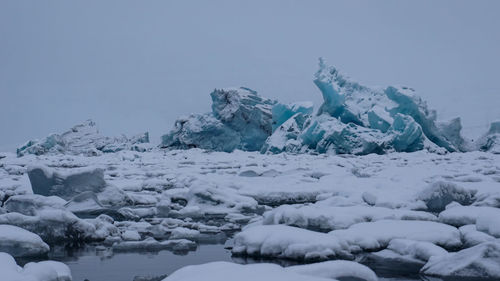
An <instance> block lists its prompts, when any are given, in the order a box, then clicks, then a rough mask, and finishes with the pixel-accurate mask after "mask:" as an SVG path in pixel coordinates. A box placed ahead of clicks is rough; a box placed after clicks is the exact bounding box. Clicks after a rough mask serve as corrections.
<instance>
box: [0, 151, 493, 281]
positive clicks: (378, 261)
mask: <svg viewBox="0 0 500 281" xmlns="http://www.w3.org/2000/svg"><path fill="white" fill-rule="evenodd" d="M4 156H5V157H4V158H2V159H0V163H1V166H0V167H1V169H0V174H1V177H0V178H1V187H2V189H1V199H2V202H3V205H2V208H1V210H0V212H1V213H3V214H0V222H1V223H2V224H11V225H17V226H19V227H24V228H27V229H28V230H29V231H31V232H33V233H35V234H38V235H39V236H41V237H42V238H43V239H44V241H46V242H47V241H50V242H48V244H49V245H51V252H50V255H49V258H50V259H53V260H59V261H63V262H64V263H66V264H67V265H69V267H70V269H71V270H72V271H73V277H74V280H81V281H83V280H84V279H83V278H87V279H89V280H90V281H94V280H107V281H109V280H113V279H108V278H111V277H103V276H105V274H115V273H116V274H123V275H119V276H117V277H116V278H120V279H116V280H133V278H134V277H135V276H143V275H144V276H148V275H156V274H158V275H159V276H161V275H163V274H169V273H171V272H173V271H174V270H175V269H177V268H179V267H181V266H184V265H192V264H198V263H204V262H210V261H232V262H236V263H253V262H266V263H269V262H271V263H279V264H281V265H287V266H288V265H296V264H301V263H304V262H318V261H321V260H329V259H337V258H348V259H354V260H355V261H360V262H362V263H365V264H367V265H369V266H370V267H371V268H372V269H373V270H374V271H375V272H376V273H377V274H378V275H379V277H380V279H382V278H384V276H386V277H393V278H395V279H397V280H401V278H403V277H404V276H406V277H405V278H409V280H412V279H413V280H419V279H420V277H419V275H418V272H419V270H420V269H421V268H422V267H423V266H424V264H425V263H427V262H428V259H429V258H430V257H432V255H448V254H447V253H448V252H457V251H460V250H462V249H470V248H471V247H474V246H476V245H478V246H481V245H487V243H499V242H498V232H497V229H498V226H499V225H500V223H499V221H498V217H499V216H497V215H496V214H498V212H499V210H500V209H499V206H500V203H499V202H500V200H499V198H500V196H499V194H500V193H499V192H500V165H499V163H500V158H499V157H500V156H499V155H496V154H490V153H484V152H470V153H451V154H445V155H438V154H434V153H428V152H425V151H422V152H416V153H390V154H387V155H367V156H350V155H343V156H339V155H309V154H303V155H293V154H280V155H262V154H260V153H256V152H242V151H235V152H233V153H223V152H206V151H203V150H198V149H191V150H180V151H162V150H155V151H151V152H134V151H121V152H117V153H112V154H104V155H101V156H97V157H85V156H71V155H42V156H34V155H29V156H24V157H21V158H18V157H16V156H15V155H14V154H8V153H7V154H4ZM33 164H36V165H42V166H45V167H46V169H48V170H49V172H50V171H52V172H57V173H62V174H64V175H68V174H71V173H73V172H74V171H80V170H82V169H83V170H88V169H102V171H103V176H104V180H105V182H106V187H105V188H104V191H101V192H98V193H96V194H95V196H93V197H92V196H89V197H84V199H85V198H86V199H85V200H82V201H79V202H78V204H76V203H71V204H68V203H69V202H75V201H72V200H69V201H66V200H64V199H57V200H55V199H53V200H46V199H44V200H39V198H40V197H36V196H34V195H30V194H31V193H32V189H31V183H30V180H29V178H28V176H27V171H28V168H29V167H31V166H32V165H33ZM46 198H48V197H46ZM88 198H91V200H90V201H88V200H87V199H88ZM96 198H97V199H96ZM42 199H43V198H42ZM112 199H113V200H112ZM118 199H120V200H118ZM9 200H10V202H9ZM96 203H98V204H96ZM85 208H87V211H92V212H83V213H81V211H82V210H85ZM71 210H72V211H71ZM72 212H76V213H77V214H80V215H81V214H84V215H83V216H82V215H81V218H78V217H76V216H74V215H73V213H72ZM79 212H80V213H79ZM21 213H24V214H21ZM99 213H103V214H108V215H101V216H99V218H98V219H95V218H94V217H96V216H98V214H99ZM56 214H57V216H55V215H56ZM92 216H93V217H92ZM58 220H59V222H62V223H58V224H53V225H58V226H68V225H75V223H76V224H77V225H81V226H82V228H81V229H80V230H79V231H81V232H80V233H79V236H78V235H76V236H72V237H71V238H70V237H64V233H65V228H64V227H60V228H59V229H57V228H51V229H52V230H51V231H48V230H47V228H44V227H43V223H46V224H48V223H50V222H54V221H58ZM35 221H37V222H43V223H38V224H33V223H32V222H35ZM70 223H71V224H70ZM379 225H382V226H383V227H382V229H380V227H377V226H379ZM389 225H391V227H392V228H395V229H396V230H397V231H393V230H391V228H389V227H388V226H389ZM398 225H401V226H404V229H405V231H401V229H398ZM420 225H422V226H427V225H429V226H432V227H436V229H439V230H440V231H439V233H436V235H434V234H433V233H432V231H430V230H429V229H428V230H427V231H425V229H423V230H424V233H418V231H412V230H411V229H409V228H408V227H410V226H411V227H415V228H416V229H417V230H418V228H419V226H420ZM83 226H85V227H83ZM318 226H323V228H321V227H319V228H318ZM259 227H261V228H264V229H267V227H282V228H283V229H284V231H283V233H281V234H280V233H277V237H278V238H277V239H276V241H277V242H274V241H273V240H272V238H268V237H270V236H269V235H270V232H267V230H265V231H263V232H261V233H260V234H259V235H260V236H259V237H262V238H259V237H257V236H255V235H254V236H252V237H253V239H257V240H255V241H251V240H247V239H243V240H241V241H240V242H238V243H244V245H243V244H240V246H245V247H246V248H245V249H249V248H248V247H254V246H255V245H266V246H265V247H260V246H259V247H260V248H258V250H256V249H253V250H252V251H251V252H249V253H247V254H250V255H247V254H245V255H237V256H233V257H232V256H231V252H230V251H228V250H225V249H224V245H223V244H212V245H205V244H206V242H207V239H208V240H210V237H212V238H213V239H212V241H209V242H210V243H223V241H224V240H225V239H226V237H230V236H232V235H233V234H235V233H236V235H240V234H243V233H247V232H248V231H254V230H253V229H257V228H259ZM374 227H375V229H378V231H376V232H374V231H373V230H370V229H373V228H374ZM289 228H291V229H297V230H300V231H304V232H306V233H307V234H308V235H309V234H311V235H313V236H314V237H320V238H318V239H310V240H309V241H306V242H307V243H309V242H317V243H318V244H313V243H310V244H307V243H306V244H307V245H304V241H302V242H301V241H300V240H299V241H298V242H297V240H294V239H296V238H294V236H293V235H292V234H293V233H292V232H291V231H289ZM73 230H74V229H73ZM366 231H367V232H368V233H370V235H368V236H367V235H366V234H363V233H364V232H366ZM443 231H446V232H443ZM343 233H345V234H343ZM287 235H288V236H289V237H288V236H287ZM285 236H287V237H288V238H287V241H288V242H287V244H286V245H285V244H282V241H283V239H282V238H283V237H285ZM78 237H87V238H88V242H86V243H83V245H84V248H83V249H82V250H75V251H73V252H65V251H60V250H59V249H58V248H57V247H56V246H55V245H60V244H62V243H71V242H78V243H82V241H61V240H65V239H64V238H66V240H67V239H77V238H78ZM322 237H330V238H328V239H333V240H335V241H336V242H335V243H334V242H331V243H333V244H331V243H330V242H324V241H322V239H323V238H322ZM105 238H106V239H105ZM174 238H175V239H174ZM103 239H105V240H103ZM153 239H156V240H153ZM186 239H188V240H186ZM264 239H265V240H264ZM269 239H271V240H269ZM51 240H54V241H51ZM136 240H139V242H138V241H136ZM333 240H332V241H333ZM57 241H60V242H57ZM140 241H143V242H140ZM156 241H165V242H156ZM190 241H193V242H190ZM146 242H147V244H146ZM89 243H90V244H89ZM134 243H135V244H134ZM141 243H144V244H141ZM190 243H191V244H190ZM195 243H196V244H197V246H195V248H192V246H191V245H195ZM255 243H257V244H255ZM301 243H302V244H301ZM325 243H327V244H325ZM328 243H330V244H328ZM89 245H94V246H89ZM228 245H231V244H228ZM297 245H300V247H299V246H297ZM318 245H319V246H318ZM325 245H332V246H331V247H332V249H333V250H342V252H343V253H345V254H346V255H345V256H340V255H338V256H334V255H330V254H331V253H337V252H336V251H333V252H331V253H330V254H328V253H327V254H326V255H324V256H321V255H319V254H318V252H317V249H318V247H323V248H324V246H325ZM142 246H143V247H145V248H144V249H145V250H146V251H149V249H152V251H153V252H158V254H149V255H147V254H146V255H145V254H144V253H139V252H137V251H136V250H137V248H140V247H142ZM175 246H178V247H180V248H181V249H188V250H189V249H191V250H190V251H189V252H188V254H187V255H185V256H178V255H174V254H173V253H172V252H170V251H168V250H163V249H172V248H173V247H175ZM96 247H97V249H99V250H98V251H96ZM113 247H114V248H115V253H114V254H113V255H109V249H112V248H113ZM127 249H129V250H127ZM132 249H135V250H134V251H130V250H132ZM291 249H293V251H292V252H290V251H291ZM487 249H488V251H490V252H491V251H493V253H495V251H494V249H495V248H494V247H490V248H487ZM233 251H235V250H234V249H233ZM245 251H246V250H245ZM339 253H340V252H339ZM369 253H374V254H375V253H376V255H374V256H371V257H369V258H368V257H367V255H368V254H369ZM477 253H478V254H476V257H477V260H476V261H479V264H473V265H474V266H473V268H483V267H482V266H486V267H487V266H488V264H489V265H491V264H493V265H495V264H497V263H499V261H498V259H496V258H494V255H493V258H491V256H490V258H489V259H488V258H486V259H484V255H483V256H481V254H480V252H477ZM300 256H302V257H306V256H307V257H308V259H307V260H304V258H298V259H297V257H300ZM103 257H105V258H103ZM309 258H310V259H309ZM374 258H375V260H374ZM450 258H453V257H452V256H450ZM44 259H46V258H44ZM33 260H40V258H35V259H33ZM24 261H26V260H25V259H24ZM481 261H485V263H481ZM20 262H21V261H20ZM435 262H437V261H435ZM473 262H474V261H473ZM127 264H129V266H126V265H127ZM499 264H500V263H499ZM410 265H411V266H410ZM120 266H121V267H122V268H121V270H117V269H116V268H117V267H120ZM463 266H464V267H465V268H469V272H473V273H474V271H471V270H470V266H469V267H467V265H466V264H465V265H463ZM96 268H99V270H95V269H96ZM429 268H433V269H435V267H429ZM402 269H405V270H404V271H402ZM409 269H411V270H410V271H411V272H408V270H409ZM207 270H208V269H207ZM462 272H463V271H462ZM82 273H83V274H82ZM85 274H87V275H85ZM90 274H92V275H90ZM398 274H400V275H398ZM475 274H478V273H477V272H476V273H475ZM492 274H495V272H492ZM402 275H404V276H402ZM92 278H93V279H92ZM124 278H126V279H124ZM425 278H428V277H425ZM454 278H456V277H454ZM167 280H168V279H167ZM187 280H188V279H187ZM432 280H439V279H432ZM464 280H465V279H464Z"/></svg>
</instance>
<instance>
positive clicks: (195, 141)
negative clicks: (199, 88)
mask: <svg viewBox="0 0 500 281" xmlns="http://www.w3.org/2000/svg"><path fill="white" fill-rule="evenodd" d="M240 143H241V136H240V135H239V134H238V132H236V131H234V130H233V129H231V128H229V127H228V126H227V125H225V124H223V123H222V122H221V121H219V120H218V119H216V118H215V117H214V116H213V115H212V114H211V113H209V114H201V115H200V114H192V115H189V116H187V117H181V118H179V119H177V120H176V121H175V127H174V129H173V130H172V131H170V132H169V133H168V134H166V135H163V136H162V141H161V147H164V148H168V147H170V148H178V149H189V148H202V149H207V150H215V151H225V152H231V151H233V150H235V149H236V148H237V147H239V145H240Z"/></svg>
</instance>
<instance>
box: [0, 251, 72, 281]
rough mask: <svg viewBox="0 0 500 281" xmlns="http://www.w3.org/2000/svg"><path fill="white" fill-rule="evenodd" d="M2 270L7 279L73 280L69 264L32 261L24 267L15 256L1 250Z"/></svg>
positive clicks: (16, 280) (3, 276) (31, 280)
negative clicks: (17, 261) (19, 264)
mask: <svg viewBox="0 0 500 281" xmlns="http://www.w3.org/2000/svg"><path fill="white" fill-rule="evenodd" d="M0 272H1V276H2V280H6V281H71V280H72V278H71V271H70V269H69V267H68V266H67V265H65V264H64V263H61V262H56V261H42V262H38V263H34V262H30V263H28V264H26V265H25V266H24V268H22V267H20V266H18V265H17V264H16V261H15V260H14V258H13V257H12V256H11V255H9V254H7V253H2V252H0Z"/></svg>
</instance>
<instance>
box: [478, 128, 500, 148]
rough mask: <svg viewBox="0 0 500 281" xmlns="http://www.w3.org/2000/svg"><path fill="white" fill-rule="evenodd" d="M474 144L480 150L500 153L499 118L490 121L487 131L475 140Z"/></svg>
mask: <svg viewBox="0 0 500 281" xmlns="http://www.w3.org/2000/svg"><path fill="white" fill-rule="evenodd" d="M476 145H477V148H478V149H479V150H481V151H489V152H492V153H495V154H500V120H498V121H494V122H492V123H491V125H490V129H489V130H488V132H486V134H484V135H483V136H482V137H481V138H479V139H478V140H477V142H476Z"/></svg>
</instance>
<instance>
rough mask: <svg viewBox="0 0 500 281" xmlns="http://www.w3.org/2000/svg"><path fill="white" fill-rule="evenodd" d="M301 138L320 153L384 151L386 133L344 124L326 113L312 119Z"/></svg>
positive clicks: (352, 124) (359, 153) (362, 153)
mask: <svg viewBox="0 0 500 281" xmlns="http://www.w3.org/2000/svg"><path fill="white" fill-rule="evenodd" d="M301 139H302V142H303V144H304V145H306V146H307V147H309V148H310V149H312V150H315V151H317V152H318V153H326V152H333V153H337V154H358V155H364V154H370V153H383V147H384V145H385V138H384V135H383V133H381V132H380V131H378V130H375V129H369V128H364V127H361V126H358V125H356V124H354V123H349V124H344V123H342V122H341V121H340V120H339V119H337V118H334V117H330V116H328V115H325V114H324V115H321V116H318V117H317V118H315V119H313V120H312V122H311V123H310V125H308V126H307V127H306V128H305V129H304V131H303V132H302V134H301Z"/></svg>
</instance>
